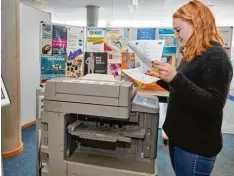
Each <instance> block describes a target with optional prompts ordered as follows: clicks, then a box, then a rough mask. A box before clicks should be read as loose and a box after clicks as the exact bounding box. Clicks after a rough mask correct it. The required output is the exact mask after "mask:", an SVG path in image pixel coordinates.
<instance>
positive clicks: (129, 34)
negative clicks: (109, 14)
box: [84, 27, 177, 90]
mask: <svg viewBox="0 0 234 176" xmlns="http://www.w3.org/2000/svg"><path fill="white" fill-rule="evenodd" d="M86 34H87V35H86V41H87V43H86V52H88V53H89V54H90V53H98V52H106V53H107V55H106V57H107V58H106V63H104V62H102V64H105V65H107V68H106V72H107V74H112V75H114V76H120V77H121V79H122V80H128V81H132V82H133V83H134V84H135V85H136V86H140V87H142V88H146V89H154V90H163V89H162V88H161V87H159V86H158V85H156V84H155V83H154V84H149V85H145V84H141V83H139V82H137V81H135V80H132V79H131V78H130V77H128V76H127V75H125V74H123V73H122V72H121V70H122V69H128V68H135V67H136V65H137V57H136V55H135V54H134V53H133V52H132V51H131V49H130V48H128V46H127V42H128V41H131V40H157V39H158V40H162V39H163V40H165V41H166V42H165V47H164V50H163V59H164V60H165V62H168V63H170V64H173V65H176V53H177V42H176V40H175V38H174V29H173V28H132V27H131V28H95V27H90V28H87V29H86ZM85 63H87V62H86V61H84V64H85ZM92 66H93V62H92ZM95 66H96V67H99V65H98V64H96V65H95ZM95 66H94V67H95Z"/></svg>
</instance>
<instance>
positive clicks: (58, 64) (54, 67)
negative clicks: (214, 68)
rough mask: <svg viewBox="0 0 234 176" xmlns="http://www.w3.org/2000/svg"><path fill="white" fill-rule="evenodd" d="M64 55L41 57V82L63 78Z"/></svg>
mask: <svg viewBox="0 0 234 176" xmlns="http://www.w3.org/2000/svg"><path fill="white" fill-rule="evenodd" d="M65 65H66V55H42V56H41V80H48V79H52V78H57V77H65V76H66V74H65Z"/></svg>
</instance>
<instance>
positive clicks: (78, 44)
mask: <svg viewBox="0 0 234 176" xmlns="http://www.w3.org/2000/svg"><path fill="white" fill-rule="evenodd" d="M67 40H68V41H67V54H68V57H69V58H70V59H72V58H74V57H76V56H77V54H78V53H77V51H81V52H83V48H84V47H83V43H84V29H83V28H80V27H74V26H71V27H69V28H68V36H67ZM82 54H83V53H82ZM78 55H80V53H79V54H78Z"/></svg>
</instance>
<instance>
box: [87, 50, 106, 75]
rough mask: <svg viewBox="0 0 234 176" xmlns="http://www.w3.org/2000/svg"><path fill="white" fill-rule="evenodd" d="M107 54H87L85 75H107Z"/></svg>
mask: <svg viewBox="0 0 234 176" xmlns="http://www.w3.org/2000/svg"><path fill="white" fill-rule="evenodd" d="M107 62H108V61H107V53H106V52H85V57H84V75H86V74H88V73H98V74H107V65H108V63H107Z"/></svg>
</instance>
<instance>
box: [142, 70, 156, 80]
mask: <svg viewBox="0 0 234 176" xmlns="http://www.w3.org/2000/svg"><path fill="white" fill-rule="evenodd" d="M145 74H146V75H149V76H154V77H157V78H159V74H158V73H156V72H152V71H148V70H147V72H146V73H145Z"/></svg>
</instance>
